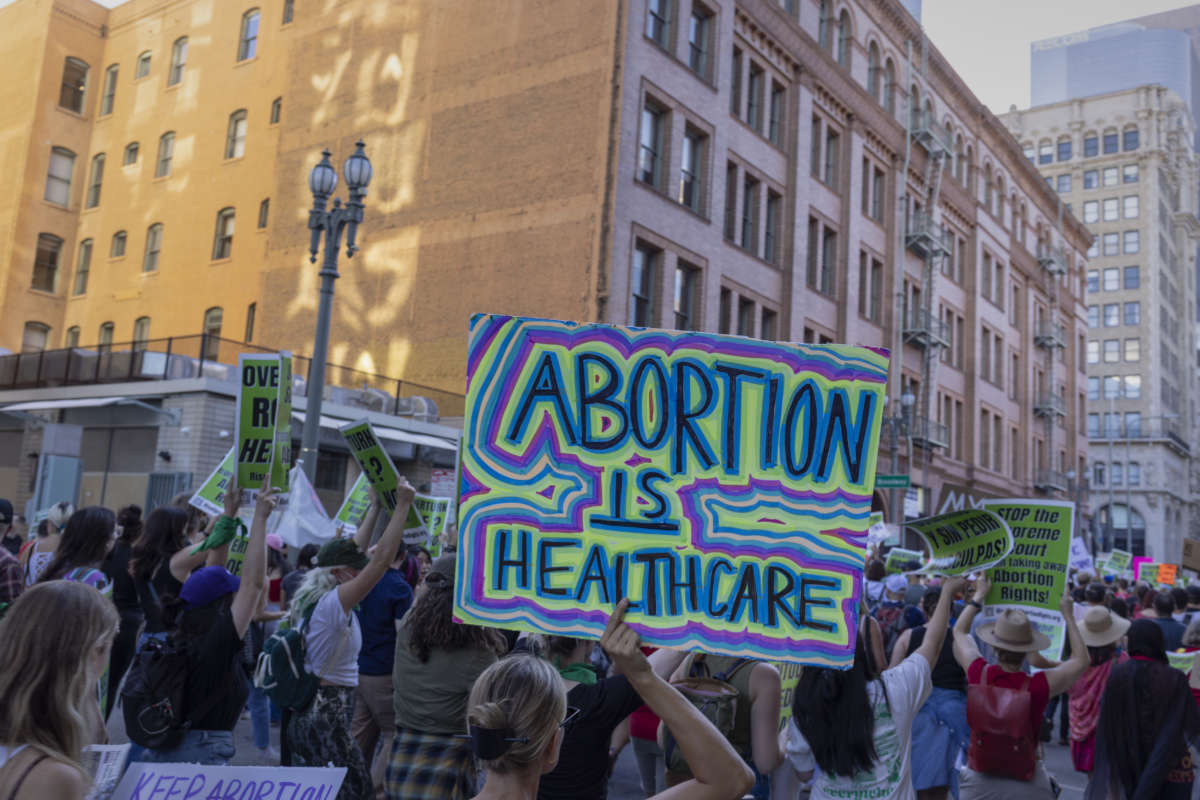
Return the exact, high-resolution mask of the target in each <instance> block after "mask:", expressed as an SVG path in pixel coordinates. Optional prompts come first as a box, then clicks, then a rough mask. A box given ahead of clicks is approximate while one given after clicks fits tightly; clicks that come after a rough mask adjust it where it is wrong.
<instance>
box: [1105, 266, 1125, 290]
mask: <svg viewBox="0 0 1200 800" xmlns="http://www.w3.org/2000/svg"><path fill="white" fill-rule="evenodd" d="M1120 288H1121V270H1120V269H1118V268H1117V267H1108V268H1107V269H1105V270H1104V291H1106V292H1115V291H1117V290H1118V289H1120Z"/></svg>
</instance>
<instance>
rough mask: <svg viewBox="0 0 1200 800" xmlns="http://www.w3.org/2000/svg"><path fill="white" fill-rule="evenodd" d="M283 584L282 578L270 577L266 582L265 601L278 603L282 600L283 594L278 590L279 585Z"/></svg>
mask: <svg viewBox="0 0 1200 800" xmlns="http://www.w3.org/2000/svg"><path fill="white" fill-rule="evenodd" d="M282 585H283V578H272V579H271V581H270V582H269V583H268V584H267V602H270V603H279V602H282V601H283V595H282V594H281V592H280V587H281V586H282Z"/></svg>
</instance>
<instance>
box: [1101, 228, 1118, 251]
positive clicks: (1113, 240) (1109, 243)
mask: <svg viewBox="0 0 1200 800" xmlns="http://www.w3.org/2000/svg"><path fill="white" fill-rule="evenodd" d="M1101 241H1102V242H1103V252H1104V255H1106V256H1115V255H1117V253H1118V252H1119V251H1120V249H1121V236H1120V234H1117V233H1106V234H1104V235H1103V236H1102V237H1101Z"/></svg>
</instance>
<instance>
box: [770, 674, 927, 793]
mask: <svg viewBox="0 0 1200 800" xmlns="http://www.w3.org/2000/svg"><path fill="white" fill-rule="evenodd" d="M929 674H930V670H929V662H928V661H926V660H925V657H924V656H922V655H921V654H920V653H913V654H912V655H911V656H909V657H908V658H906V659H904V661H903V662H901V664H900V665H899V666H898V667H895V668H894V669H889V670H887V671H886V672H884V673H883V675H882V681H883V684H884V686H886V687H887V700H888V702H885V701H884V695H883V691H882V690H881V688H880V686H879V681H872V682H871V683H870V684H869V685H868V687H867V692H868V693H869V695H870V698H871V706H872V708H873V709H874V712H875V752H876V753H877V754H878V756H879V760H878V761H877V762H875V769H874V770H873V771H872V772H869V773H868V772H863V773H859V774H858V775H855V776H854V777H853V778H846V777H843V776H839V775H826V774H824V773H822V774H820V775H818V776H817V778H816V780H815V781H814V782H813V787H812V794H811V797H812V798H813V800H916V797H917V793H916V791H915V790H914V789H913V784H912V761H911V753H912V725H913V719H915V718H916V716H917V711H919V710H920V708H921V706H922V705H924V703H925V701H926V699H928V698H929V693H930V692H931V691H932V690H933V684H932V683H931V682H930V677H929ZM787 752H788V757H789V759H791V761H792V764H793V765H795V766H796V768H797V769H798V770H800V771H802V772H803V771H806V770H809V769H812V768H813V766H814V761H813V758H812V749H811V748H810V747H809V746H808V742H806V741H805V740H804V736H803V734H801V733H800V730H799V729H798V728H797V727H796V725H795V723H794V722H793V723H792V724H791V726H790V728H789V741H788V747H787Z"/></svg>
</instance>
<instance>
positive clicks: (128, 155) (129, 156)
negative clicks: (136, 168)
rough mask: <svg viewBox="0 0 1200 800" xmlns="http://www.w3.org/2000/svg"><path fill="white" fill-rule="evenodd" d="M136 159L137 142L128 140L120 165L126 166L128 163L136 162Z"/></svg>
mask: <svg viewBox="0 0 1200 800" xmlns="http://www.w3.org/2000/svg"><path fill="white" fill-rule="evenodd" d="M137 159H138V143H137V142H130V143H129V144H127V145H125V157H124V159H123V160H122V162H121V164H122V166H125V167H128V166H129V165H130V164H136V163H137Z"/></svg>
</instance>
